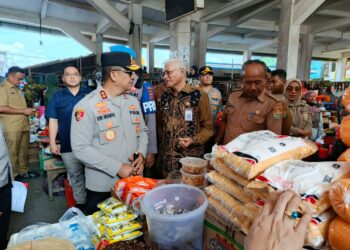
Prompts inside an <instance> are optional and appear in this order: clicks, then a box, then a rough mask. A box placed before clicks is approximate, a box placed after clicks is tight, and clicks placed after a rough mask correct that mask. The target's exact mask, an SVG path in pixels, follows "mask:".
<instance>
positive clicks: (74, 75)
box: [64, 73, 80, 77]
mask: <svg viewBox="0 0 350 250" xmlns="http://www.w3.org/2000/svg"><path fill="white" fill-rule="evenodd" d="M64 76H65V77H79V76H80V74H79V73H74V74H64Z"/></svg>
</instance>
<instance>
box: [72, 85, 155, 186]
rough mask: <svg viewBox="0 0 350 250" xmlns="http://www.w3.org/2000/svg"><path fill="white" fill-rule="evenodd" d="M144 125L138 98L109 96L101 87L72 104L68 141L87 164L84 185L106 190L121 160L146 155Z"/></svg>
mask: <svg viewBox="0 0 350 250" xmlns="http://www.w3.org/2000/svg"><path fill="white" fill-rule="evenodd" d="M147 143H148V135H147V127H146V126H145V122H144V119H143V117H142V112H141V107H140V104H139V101H138V99H137V98H135V97H133V96H130V95H128V94H125V95H120V96H117V97H114V98H109V97H108V96H107V94H106V91H105V90H104V89H103V88H102V87H101V86H100V87H98V88H97V89H96V90H94V91H93V92H91V93H90V94H89V95H87V96H86V97H85V98H84V99H82V100H81V101H80V102H79V103H77V105H76V106H75V107H74V110H73V114H72V127H71V144H72V150H73V153H74V155H75V156H76V158H77V159H78V160H80V161H81V162H83V163H84V164H85V165H86V168H85V177H86V188H87V189H89V190H92V191H95V192H109V191H110V190H111V188H112V186H113V185H114V183H115V181H116V180H118V177H117V174H118V172H119V170H120V168H121V166H122V164H123V163H126V164H130V161H129V157H130V156H132V155H133V154H134V153H135V152H136V151H138V152H139V153H141V154H143V155H144V156H146V153H147Z"/></svg>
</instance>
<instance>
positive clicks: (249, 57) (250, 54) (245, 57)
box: [243, 49, 252, 63]
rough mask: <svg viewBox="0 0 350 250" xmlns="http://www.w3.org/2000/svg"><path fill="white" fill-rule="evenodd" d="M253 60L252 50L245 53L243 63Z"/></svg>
mask: <svg viewBox="0 0 350 250" xmlns="http://www.w3.org/2000/svg"><path fill="white" fill-rule="evenodd" d="M250 59H252V52H251V51H250V50H248V49H247V50H245V51H243V63H244V62H246V61H248V60H250Z"/></svg>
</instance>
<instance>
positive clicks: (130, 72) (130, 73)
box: [111, 69, 134, 77]
mask: <svg viewBox="0 0 350 250" xmlns="http://www.w3.org/2000/svg"><path fill="white" fill-rule="evenodd" d="M112 71H121V72H124V73H125V74H128V75H129V76H130V77H131V76H132V73H133V72H134V71H131V70H121V69H113V70H111V72H112Z"/></svg>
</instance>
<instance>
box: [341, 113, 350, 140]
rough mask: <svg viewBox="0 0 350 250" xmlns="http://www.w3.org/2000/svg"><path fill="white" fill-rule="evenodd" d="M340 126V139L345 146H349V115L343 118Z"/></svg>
mask: <svg viewBox="0 0 350 250" xmlns="http://www.w3.org/2000/svg"><path fill="white" fill-rule="evenodd" d="M340 125H341V126H340V138H341V140H342V142H343V143H344V144H345V145H346V146H350V133H349V131H350V115H347V116H345V117H343V119H342V121H341V124H340Z"/></svg>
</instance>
